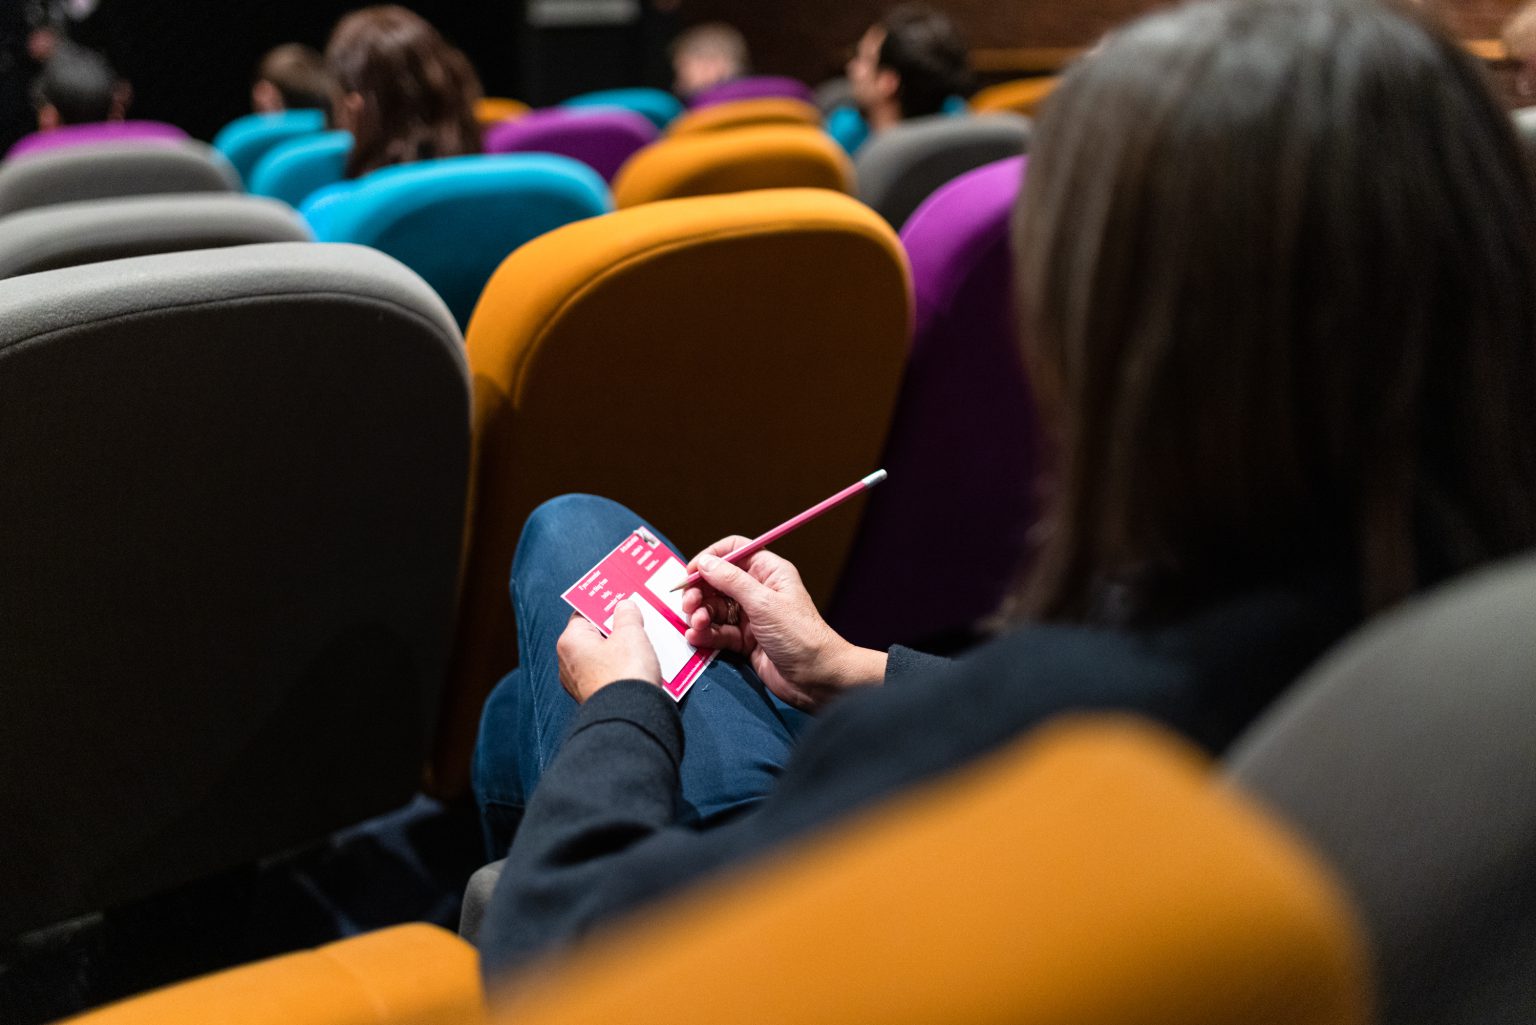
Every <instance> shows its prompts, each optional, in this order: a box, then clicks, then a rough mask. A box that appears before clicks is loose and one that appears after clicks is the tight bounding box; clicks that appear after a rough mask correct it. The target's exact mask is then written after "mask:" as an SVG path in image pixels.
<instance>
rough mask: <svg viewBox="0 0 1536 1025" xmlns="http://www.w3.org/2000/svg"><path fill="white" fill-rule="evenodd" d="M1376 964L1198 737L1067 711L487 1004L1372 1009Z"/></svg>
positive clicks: (1318, 876) (582, 1017) (906, 1018)
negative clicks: (1200, 750) (1208, 765)
mask: <svg viewBox="0 0 1536 1025" xmlns="http://www.w3.org/2000/svg"><path fill="white" fill-rule="evenodd" d="M722 951H730V952H734V953H733V955H732V956H722V954H721V952H722ZM1365 962H1366V950H1365V944H1364V942H1363V939H1362V936H1361V932H1360V929H1359V926H1358V924H1357V923H1356V922H1355V920H1354V916H1353V914H1352V913H1351V909H1350V908H1349V906H1348V903H1347V901H1346V899H1345V898H1344V897H1343V895H1342V894H1341V893H1340V890H1339V888H1338V886H1337V885H1336V884H1335V883H1334V882H1333V880H1332V879H1331V878H1330V876H1329V874H1328V872H1327V870H1326V868H1324V867H1323V866H1322V865H1321V864H1319V862H1318V860H1317V859H1316V858H1314V857H1313V856H1312V855H1310V854H1309V853H1308V852H1307V850H1306V849H1305V848H1304V847H1303V846H1302V845H1301V844H1300V843H1299V842H1298V841H1297V840H1295V839H1294V838H1293V837H1292V836H1291V835H1290V834H1288V833H1287V832H1286V830H1285V829H1284V828H1283V827H1282V826H1280V825H1278V824H1277V823H1276V822H1274V821H1273V820H1271V819H1270V818H1269V817H1268V816H1266V815H1264V814H1263V813H1262V812H1260V811H1259V810H1258V809H1256V808H1255V807H1254V806H1252V805H1251V804H1250V803H1249V802H1247V801H1244V800H1242V799H1241V798H1239V797H1237V796H1236V795H1234V794H1231V793H1227V792H1224V791H1223V790H1222V789H1221V788H1220V787H1217V786H1213V785H1212V784H1211V782H1210V777H1209V776H1208V775H1207V774H1206V772H1205V766H1204V763H1203V761H1202V760H1201V759H1200V758H1199V757H1198V756H1197V755H1195V754H1194V753H1193V752H1192V750H1191V749H1190V748H1189V747H1187V746H1186V745H1184V744H1182V743H1180V742H1177V741H1175V740H1174V739H1172V738H1171V737H1168V736H1167V735H1165V734H1162V733H1155V732H1154V731H1153V730H1152V729H1151V728H1150V727H1143V726H1139V725H1136V724H1133V723H1130V722H1125V723H1119V724H1117V723H1114V722H1112V721H1111V722H1107V723H1106V722H1086V723H1085V722H1074V723H1070V724H1067V723H1062V724H1058V725H1054V726H1048V727H1046V728H1044V729H1042V730H1040V731H1038V732H1037V733H1036V734H1033V735H1031V736H1030V737H1028V738H1026V739H1024V740H1022V741H1020V742H1018V743H1016V744H1015V745H1013V746H1012V747H1009V748H1005V749H1004V750H1003V751H1001V752H999V753H997V754H996V755H993V756H991V757H989V758H987V759H985V760H983V761H980V762H978V763H977V764H976V765H974V766H972V767H969V768H967V769H965V770H963V771H961V772H959V773H956V774H955V775H953V776H952V777H949V778H947V779H945V780H942V781H939V782H937V783H935V784H931V785H929V786H927V787H924V788H920V789H917V790H914V791H911V792H909V793H907V794H904V795H902V796H900V797H897V798H894V799H892V800H890V801H888V802H886V803H884V804H882V805H879V806H876V807H874V808H872V809H870V810H868V811H867V812H865V813H863V814H861V815H859V816H857V817H853V818H851V819H850V820H848V821H845V822H843V823H840V824H838V825H836V826H834V827H831V828H829V829H827V830H826V831H825V832H823V833H821V834H818V835H814V836H812V837H809V838H807V839H805V840H803V841H800V842H798V843H796V844H794V845H793V846H791V847H788V848H786V849H784V850H782V851H776V852H774V855H773V856H772V857H768V858H763V859H761V860H759V861H758V862H757V863H755V864H753V865H750V866H746V867H744V868H743V869H741V870H739V871H738V872H737V873H736V874H735V875H733V876H725V877H722V878H720V879H718V880H716V881H713V882H711V883H707V884H704V885H702V886H699V887H698V888H696V889H695V890H693V891H691V892H689V893H687V894H685V895H683V896H682V897H681V898H678V899H676V900H674V901H673V902H671V903H670V904H667V905H665V906H662V907H660V908H658V909H656V910H655V911H653V912H651V913H648V914H647V915H645V916H642V917H637V918H635V919H633V920H632V921H631V922H629V923H626V924H625V925H622V926H620V927H618V928H615V929H611V930H609V931H608V932H607V933H604V934H598V935H597V936H595V937H594V938H593V939H592V940H590V941H588V943H587V944H586V945H585V947H584V948H580V949H578V950H577V951H576V952H574V953H573V954H571V955H569V956H567V957H565V958H564V959H563V960H559V961H555V962H553V963H545V964H542V965H540V967H539V969H538V970H537V971H536V972H530V973H528V975H527V976H525V977H522V978H517V977H514V978H511V979H508V980H505V981H504V982H500V983H494V984H493V986H492V988H491V991H490V998H491V1014H492V1020H493V1021H495V1022H498V1023H503V1025H553V1023H556V1022H572V1023H575V1022H601V1021H624V1022H629V1023H634V1025H648V1023H653V1022H654V1023H661V1022H666V1023H668V1025H702V1023H705V1022H711V1023H712V1022H735V1023H742V1025H758V1023H762V1025H768V1023H788V1025H809V1023H820V1022H825V1023H828V1025H832V1023H839V1025H840V1023H844V1022H883V1023H887V1025H918V1023H929V1022H961V1023H979V1022H1009V1023H1014V1025H1060V1023H1062V1022H1072V1023H1074V1025H1168V1023H1171V1022H1178V1023H1180V1025H1250V1023H1254V1022H1264V1023H1265V1025H1365V1023H1366V1022H1368V1021H1369V1020H1370V987H1369V979H1368V976H1367V973H1366V963H1365ZM701 965H708V970H707V971H701V970H700V966H701Z"/></svg>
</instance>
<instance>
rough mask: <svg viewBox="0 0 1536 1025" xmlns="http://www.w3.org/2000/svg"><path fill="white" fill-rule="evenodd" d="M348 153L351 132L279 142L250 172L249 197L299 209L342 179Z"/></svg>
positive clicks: (349, 150) (350, 147)
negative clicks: (273, 200)
mask: <svg viewBox="0 0 1536 1025" xmlns="http://www.w3.org/2000/svg"><path fill="white" fill-rule="evenodd" d="M351 153H352V133H351V132H342V131H336V132H317V133H314V134H311V135H306V136H302V137H300V138H297V139H290V140H288V141H287V142H280V143H278V144H277V145H276V146H273V147H272V148H271V149H270V150H268V151H267V152H266V155H264V156H263V157H262V158H261V159H260V160H259V161H257V163H256V167H255V168H254V169H253V170H252V171H251V179H250V191H251V194H252V195H255V196H269V197H271V198H272V199H281V200H282V201H283V202H284V203H287V204H288V205H289V206H300V205H302V204H303V202H304V201H305V200H306V199H308V198H309V197H310V196H312V195H314V194H315V193H316V192H318V191H320V190H321V189H323V188H325V187H326V186H327V185H332V184H334V183H336V182H339V181H341V180H342V178H343V176H344V175H345V174H346V169H347V157H348V156H350V155H351Z"/></svg>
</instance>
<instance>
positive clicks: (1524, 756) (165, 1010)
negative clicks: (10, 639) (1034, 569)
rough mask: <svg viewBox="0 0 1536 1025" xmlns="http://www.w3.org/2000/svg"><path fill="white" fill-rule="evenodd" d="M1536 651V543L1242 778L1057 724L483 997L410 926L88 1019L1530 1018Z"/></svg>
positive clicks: (1308, 683) (1424, 1024) (1444, 593)
mask: <svg viewBox="0 0 1536 1025" xmlns="http://www.w3.org/2000/svg"><path fill="white" fill-rule="evenodd" d="M1533 666H1536V561H1533V560H1532V559H1530V558H1529V557H1527V558H1525V559H1523V560H1518V561H1515V562H1512V563H1510V564H1507V565H1505V566H1502V567H1495V568H1492V569H1488V570H1484V571H1482V572H1480V573H1478V574H1476V575H1475V576H1473V577H1472V578H1470V579H1468V580H1464V581H1461V582H1458V583H1455V584H1452V585H1449V586H1447V587H1443V588H1441V589H1440V590H1439V591H1437V592H1434V593H1431V594H1429V595H1426V596H1424V597H1422V598H1420V599H1418V600H1416V601H1414V602H1412V603H1410V604H1409V605H1407V606H1405V607H1404V608H1402V609H1399V610H1397V611H1395V612H1393V613H1390V614H1388V615H1387V616H1385V617H1383V618H1382V619H1381V620H1380V621H1378V622H1375V623H1373V624H1370V625H1368V626H1367V627H1366V628H1364V629H1363V630H1362V631H1361V632H1360V633H1359V635H1358V636H1356V637H1354V638H1351V639H1348V640H1346V641H1345V642H1343V643H1342V644H1341V645H1340V646H1339V648H1338V649H1337V650H1336V651H1335V652H1333V653H1331V654H1330V655H1329V656H1327V657H1326V658H1325V659H1324V660H1323V662H1322V663H1320V664H1319V666H1318V667H1317V668H1315V669H1314V670H1312V671H1311V672H1310V673H1309V674H1308V676H1307V677H1306V678H1305V679H1303V680H1302V681H1300V682H1299V683H1298V685H1297V686H1296V687H1295V688H1293V690H1292V692H1291V694H1290V695H1289V696H1288V697H1286V698H1285V699H1283V700H1282V702H1281V703H1280V704H1279V705H1278V706H1277V707H1276V708H1275V709H1273V710H1271V711H1270V712H1269V713H1267V714H1266V715H1265V716H1264V717H1263V718H1262V719H1261V720H1260V721H1259V722H1258V723H1257V724H1256V725H1255V726H1254V727H1253V728H1252V729H1251V730H1250V732H1249V733H1248V734H1247V735H1246V736H1245V737H1244V738H1243V739H1242V740H1241V741H1240V742H1239V743H1238V745H1237V746H1236V747H1235V748H1234V750H1233V751H1232V753H1231V754H1230V755H1229V756H1228V758H1227V760H1226V764H1225V766H1223V771H1222V772H1221V773H1220V774H1219V775H1216V774H1212V773H1211V772H1210V771H1209V767H1208V766H1207V764H1206V763H1205V761H1204V759H1203V758H1202V757H1201V756H1200V755H1198V754H1197V753H1195V752H1194V751H1193V750H1192V749H1191V748H1190V747H1188V746H1187V745H1186V744H1185V743H1184V742H1182V741H1178V740H1174V739H1173V738H1171V737H1169V736H1167V735H1165V734H1163V733H1162V732H1161V731H1158V730H1155V729H1153V728H1151V727H1146V726H1142V725H1138V724H1136V723H1134V722H1131V721H1126V720H1115V719H1112V718H1095V717H1085V718H1081V719H1078V720H1076V721H1066V722H1058V723H1054V724H1048V725H1047V726H1045V727H1043V728H1041V729H1040V730H1038V731H1036V732H1035V733H1034V734H1032V735H1030V736H1027V737H1025V738H1023V739H1021V740H1019V741H1016V742H1014V743H1013V744H1012V745H1010V746H1009V747H1007V748H1005V749H1004V750H1003V751H1001V752H999V753H997V754H994V755H992V756H990V757H989V758H986V759H984V760H982V761H981V762H980V763H978V764H977V765H976V766H975V767H973V768H972V769H970V770H968V771H967V772H965V773H962V774H959V775H957V776H955V777H952V778H949V779H947V780H945V781H943V782H941V783H938V784H935V785H932V786H929V787H927V788H924V789H923V790H921V791H918V792H913V793H908V794H905V795H902V796H900V797H897V798H894V799H891V800H888V801H887V802H885V803H884V804H883V805H880V806H877V807H876V808H874V809H873V810H872V811H871V812H869V813H867V814H865V815H863V816H861V817H860V818H858V819H857V820H854V821H850V822H846V823H843V824H841V825H839V826H838V827H836V828H834V829H831V830H829V831H828V832H827V833H825V834H823V835H820V836H817V837H815V838H812V839H809V840H806V841H802V842H800V843H797V844H795V845H794V846H793V848H792V849H790V850H788V851H785V852H783V853H782V854H781V855H780V856H778V857H777V858H775V859H772V860H766V861H762V862H759V863H757V864H754V865H749V866H746V867H745V868H743V869H740V870H737V871H736V872H734V873H733V874H731V875H729V876H727V877H725V878H723V879H721V880H719V881H717V882H714V883H712V884H710V885H708V886H706V887H702V888H700V889H699V890H697V891H695V892H694V893H691V894H689V895H687V896H686V897H684V898H682V899H680V900H676V901H674V902H672V903H671V904H670V905H667V906H664V907H663V908H661V909H659V910H658V911H657V912H656V913H654V914H652V915H649V916H647V917H646V918H645V919H643V920H637V921H634V922H631V923H626V924H621V925H619V926H618V927H616V928H609V929H608V930H607V931H606V932H604V933H601V934H599V935H598V936H596V937H594V938H593V939H591V940H589V941H588V942H586V943H585V944H583V945H582V946H580V947H578V948H577V949H576V950H575V951H574V952H573V953H570V954H567V955H564V956H562V957H561V958H559V959H558V960H556V961H554V962H552V963H546V964H543V965H541V966H540V968H539V970H538V971H537V972H534V973H529V974H526V975H525V976H523V977H520V978H512V979H507V980H501V981H499V982H498V983H497V984H496V985H495V986H494V987H493V988H492V989H491V991H490V993H489V1000H487V994H486V993H485V992H484V991H483V990H482V988H481V985H480V980H479V978H478V974H477V972H476V964H475V955H474V951H473V949H472V948H471V947H469V946H468V945H466V944H464V943H462V942H461V941H459V940H457V939H456V938H455V937H453V936H451V935H450V934H448V933H446V932H444V931H441V930H437V929H434V928H432V927H429V926H421V925H412V926H403V927H397V928H395V929H389V930H384V931H381V932H377V933H373V934H369V935H365V936H361V937H358V938H356V939H352V940H347V941H343V942H340V943H335V944H332V945H330V946H328V947H325V948H322V949H320V950H317V951H313V952H307V953H301V954H294V955H289V956H286V957H282V958H278V959H274V960H272V961H267V962H263V963H258V964H254V965H248V966H245V967H241V968H237V969H233V970H230V971H226V972H222V973H219V974H216V975H212V976H208V977H205V978H202V979H198V980H195V981H192V982H189V983H185V984H182V985H179V986H174V987H171V988H168V989H165V990H162V991H159V992H155V993H151V994H148V995H145V996H141V997H138V998H136V999H132V1000H129V1001H126V1002H124V1003H121V1004H118V1005H115V1006H112V1007H108V1008H105V1009H102V1010H100V1011H96V1012H93V1013H91V1014H87V1015H85V1016H83V1017H81V1018H79V1019H75V1025H140V1023H145V1025H147V1023H150V1022H153V1023H155V1025H162V1023H171V1025H178V1023H182V1022H187V1023H191V1022H205V1021H221V1020H233V1019H232V1018H231V1017H230V1016H231V1015H232V1014H234V1013H236V1012H237V1011H238V1013H239V1014H240V1015H241V1017H240V1020H242V1021H250V1022H267V1021H279V1020H281V1021H284V1022H288V1023H293V1025H351V1023H353V1022H360V1021H367V1022H370V1023H372V1025H486V1023H489V1022H494V1023H498V1025H500V1023H508V1025H510V1023H512V1022H516V1023H518V1025H537V1023H543V1022H550V1023H553V1022H592V1021H607V1020H623V1021H635V1022H652V1021H654V1022H663V1021H665V1022H668V1023H677V1022H683V1023H688V1022H706V1021H708V1022H715V1021H742V1022H759V1021H760V1022H801V1023H810V1022H844V1021H886V1022H896V1023H905V1022H910V1023H914V1025H916V1023H919V1022H931V1021H945V1020H954V1021H1009V1022H1020V1023H1040V1025H1046V1023H1056V1022H1062V1021H1071V1022H1078V1023H1083V1025H1161V1023H1164V1022H1170V1021H1178V1022H1209V1023H1212V1025H1216V1023H1231V1022H1240V1021H1264V1022H1268V1023H1272V1025H1365V1023H1368V1022H1379V1023H1382V1025H1410V1023H1411V1025H1452V1023H1461V1022H1469V1021H1478V1022H1493V1021H1511V1022H1512V1021H1525V1020H1529V1018H1530V1015H1531V1013H1532V1012H1533V1010H1536V977H1533V976H1532V974H1531V972H1530V970H1529V967H1530V964H1531V963H1532V958H1533V957H1536V939H1533V937H1532V936H1531V934H1530V930H1529V928H1528V923H1529V921H1530V920H1531V915H1532V913H1533V912H1536V908H1531V907H1529V906H1526V905H1528V904H1529V898H1530V895H1531V894H1532V893H1533V892H1536V886H1533V885H1532V884H1533V878H1532V877H1533V868H1532V866H1533V864H1536V861H1533V860H1532V858H1531V857H1530V853H1531V851H1532V849H1533V847H1536V809H1530V808H1522V807H1519V806H1518V805H1517V804H1511V803H1510V802H1508V801H1505V800H1501V799H1499V795H1501V794H1503V793H1505V792H1507V790H1508V788H1510V787H1526V788H1529V787H1530V786H1532V785H1536V761H1533V760H1532V759H1531V758H1530V757H1529V753H1528V738H1527V736H1526V730H1525V728H1524V726H1525V724H1528V723H1529V722H1530V721H1531V720H1532V717H1533V716H1536V690H1533V689H1532V688H1531V687H1530V686H1529V677H1530V672H1531V669H1532V667H1533ZM484 884H485V876H484V874H482V876H480V877H477V883H476V885H475V886H472V889H471V894H470V898H469V900H468V901H467V902H466V909H465V910H466V922H465V929H464V931H465V933H466V935H468V936H472V935H473V931H474V927H475V924H476V923H475V921H474V915H475V913H476V911H477V908H478V906H479V901H480V900H483V897H484V893H485V890H484ZM1511 894H1515V895H1521V896H1520V897H1518V898H1517V900H1518V901H1519V906H1511V905H1510V895H1511ZM893 914H895V915H899V916H900V918H901V921H902V924H903V928H901V929H899V930H894V931H893V930H892V929H891V928H890V925H891V921H892V916H893ZM722 950H729V951H751V952H752V956H750V957H726V958H721V957H720V956H719V954H720V951H722ZM808 950H810V951H825V950H837V951H843V952H845V953H844V954H842V955H840V956H838V957H835V958H829V957H807V956H806V951H808ZM763 978H772V979H779V980H787V981H786V984H785V985H778V986H767V987H764V986H762V985H761V980H762V979H763Z"/></svg>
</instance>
